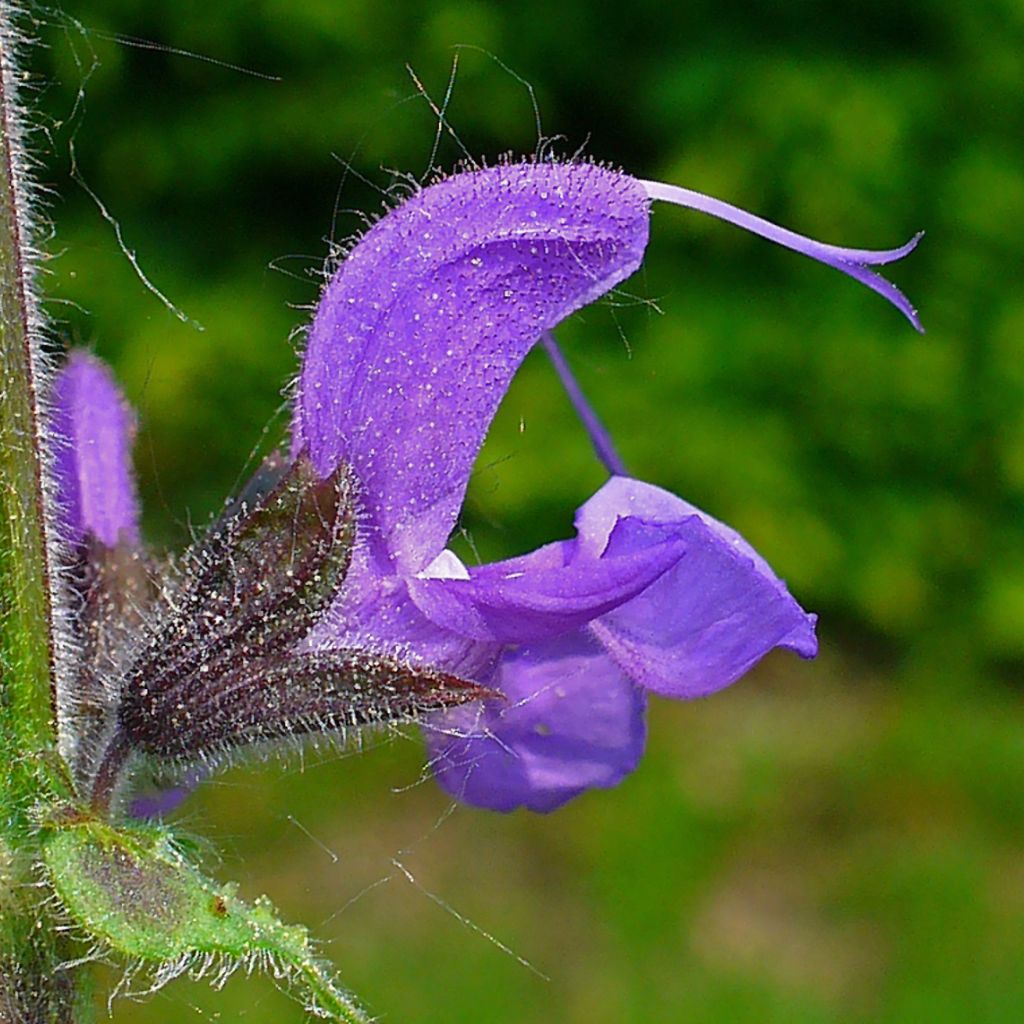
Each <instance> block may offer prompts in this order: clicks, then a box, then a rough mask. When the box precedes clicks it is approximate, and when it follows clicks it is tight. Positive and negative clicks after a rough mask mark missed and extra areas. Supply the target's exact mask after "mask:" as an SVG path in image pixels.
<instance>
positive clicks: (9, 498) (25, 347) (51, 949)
mask: <svg viewBox="0 0 1024 1024" xmlns="http://www.w3.org/2000/svg"><path fill="white" fill-rule="evenodd" d="M11 19H12V12H11V8H10V4H9V3H8V2H7V0H0V398H2V400H0V523H2V526H0V756H2V757H3V770H2V771H0V1021H2V1022H3V1024H7V1022H11V1024H50V1022H61V1024H66V1022H70V1021H72V1020H74V1019H75V1017H76V1014H77V1011H76V1008H75V998H74V991H73V989H74V985H73V979H72V976H71V974H70V973H69V972H68V971H66V970H64V969H63V968H62V966H61V965H62V963H63V961H64V960H65V959H66V951H65V950H64V948H63V946H64V944H65V940H64V939H63V938H62V937H61V936H60V935H59V933H58V932H57V931H56V929H55V928H54V922H53V919H52V916H51V914H50V913H49V912H48V911H47V909H46V908H45V906H44V904H43V900H44V899H45V893H44V892H43V891H42V890H40V888H39V886H38V864H39V861H40V850H39V840H38V835H37V832H36V829H35V828H34V825H33V810H34V808H36V807H37V806H39V805H40V804H42V803H44V802H50V801H52V800H53V799H54V797H55V796H56V795H57V794H58V793H59V792H60V791H61V789H62V788H63V786H62V783H61V781H60V780H61V777H62V775H63V772H62V770H61V768H60V761H59V758H58V757H57V753H56V749H57V747H56V724H55V706H54V703H55V702H54V691H53V679H54V644H53V616H52V608H51V591H50V565H49V548H48V542H47V522H46V518H45V512H44V510H45V489H44V475H43V474H44V468H43V458H42V455H41V451H42V439H41V436H40V403H39V390H40V383H41V375H42V366H43V356H42V346H41V343H40V338H39V330H38V314H37V312H36V308H35V303H34V299H33V295H32V290H31V285H32V282H31V263H30V261H29V259H28V258H27V256H26V252H27V247H28V244H29V230H28V218H27V211H26V186H25V181H24V163H25V161H24V155H23V153H22V150H21V130H22V129H21V122H20V119H19V116H18V107H17V101H16V96H15V82H16V75H15V68H14V49H15V35H14V29H13V26H12V24H11Z"/></svg>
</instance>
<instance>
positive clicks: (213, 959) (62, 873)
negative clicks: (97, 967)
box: [42, 812, 370, 1024]
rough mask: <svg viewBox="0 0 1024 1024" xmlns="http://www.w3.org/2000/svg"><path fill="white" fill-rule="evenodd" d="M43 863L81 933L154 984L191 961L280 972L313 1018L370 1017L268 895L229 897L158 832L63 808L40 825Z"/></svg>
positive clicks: (352, 1022)
mask: <svg viewBox="0 0 1024 1024" xmlns="http://www.w3.org/2000/svg"><path fill="white" fill-rule="evenodd" d="M42 845H43V859H44V862H45V865H46V869H47V871H48V873H49V876H50V881H51V883H52V885H53V889H54V891H55V892H56V893H57V896H58V897H59V899H60V901H61V904H62V906H63V909H64V912H65V913H66V914H67V916H68V917H69V918H70V919H71V920H72V921H74V922H75V923H76V924H77V925H78V926H79V928H80V929H81V930H82V931H83V932H84V933H86V935H87V936H88V937H89V938H91V939H93V940H96V939H98V940H101V941H102V942H103V943H104V944H105V945H106V946H107V947H109V948H111V949H113V950H114V951H116V952H118V953H120V954H121V955H122V956H124V957H127V958H129V959H131V960H133V961H135V962H137V963H142V964H148V965H150V966H152V967H153V968H154V976H155V978H156V982H157V983H158V984H162V983H163V982H165V981H167V980H169V979H170V978H173V977H175V976H177V975H178V974H180V973H181V972H182V971H185V970H187V969H188V968H190V967H193V966H199V967H200V968H201V969H206V968H208V967H211V966H213V965H214V964H217V966H218V977H220V976H222V974H223V971H222V970H220V968H223V969H225V970H228V969H230V968H231V967H233V966H244V967H246V968H248V969H251V968H253V967H260V968H264V969H268V970H271V971H272V972H274V973H275V974H276V975H282V974H283V975H284V976H286V977H287V978H289V979H290V980H292V981H294V982H296V983H298V984H300V985H301V986H302V987H303V988H304V989H305V991H306V994H307V1000H306V1006H307V1009H308V1010H309V1011H310V1012H312V1013H315V1014H317V1015H318V1016H321V1017H326V1018H328V1019H332V1020H336V1021H342V1022H346V1024H368V1022H369V1020H370V1018H369V1017H368V1016H366V1014H365V1013H364V1011H363V1010H361V1009H360V1008H359V1006H358V1005H357V1004H356V1003H355V1001H354V1000H353V998H352V997H351V996H349V995H348V994H347V993H346V992H345V991H343V990H342V989H341V988H340V987H338V985H337V984H336V983H335V982H334V981H333V979H332V977H331V975H330V971H329V970H328V968H326V966H325V965H324V964H323V963H322V962H321V961H320V960H319V959H317V957H316V956H315V954H314V951H313V948H312V944H311V942H310V939H309V936H308V934H307V932H306V930H305V929H304V928H302V927H299V926H295V925H286V924H283V923H282V922H281V921H279V920H278V918H277V916H276V913H275V911H274V908H273V907H272V906H271V904H270V902H269V900H267V899H266V898H265V897H261V898H260V899H258V900H256V901H255V902H254V903H247V902H245V901H243V900H241V899H239V898H238V896H237V895H236V892H235V887H234V886H232V885H218V884H217V883H216V882H213V881H211V880H210V879H208V878H206V877H205V876H204V875H203V874H201V873H200V872H199V871H198V870H197V869H196V868H195V867H194V866H193V865H192V864H191V863H189V861H187V860H186V859H185V857H184V856H183V855H182V853H181V852H180V851H179V850H178V849H176V847H175V846H174V845H173V843H172V842H171V840H170V837H169V835H168V834H167V833H166V832H165V831H163V830H161V829H158V828H154V827H139V828H135V829H131V830H129V829H123V828H113V827H111V826H110V825H107V824H105V823H104V822H101V821H98V820H96V819H95V818H91V817H85V816H81V815H79V814H78V813H77V812H72V813H69V814H66V815H65V816H64V817H63V818H62V819H60V820H58V821H54V822H49V823H47V824H46V825H45V826H44V829H43V838H42Z"/></svg>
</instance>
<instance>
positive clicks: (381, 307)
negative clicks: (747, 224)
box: [294, 163, 649, 575]
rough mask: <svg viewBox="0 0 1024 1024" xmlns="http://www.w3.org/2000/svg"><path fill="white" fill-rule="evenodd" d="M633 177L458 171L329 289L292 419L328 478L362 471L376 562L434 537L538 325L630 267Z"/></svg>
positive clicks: (636, 188) (414, 562)
mask: <svg viewBox="0 0 1024 1024" xmlns="http://www.w3.org/2000/svg"><path fill="white" fill-rule="evenodd" d="M648 206H649V203H648V199H647V195H646V193H645V192H644V189H643V187H642V186H641V185H640V184H639V183H638V182H637V181H635V180H634V179H632V178H629V177H627V176H625V175H623V174H619V173H616V172H613V171H609V170H605V169H604V168H600V167H595V166H593V165H587V164H555V163H538V164H517V165H511V166H500V167H492V168H487V169H485V170H481V171H474V172H470V173H465V174H458V175H455V176H453V177H451V178H448V179H447V180H445V181H442V182H440V183H438V184H436V185H433V186H431V187H429V188H426V189H424V190H423V191H421V192H419V193H418V194H417V195H415V196H413V197H412V198H411V199H409V200H408V201H406V202H405V203H403V204H402V205H401V206H399V207H397V208H396V209H395V210H393V211H391V212H390V213H389V214H388V215H387V216H385V217H384V218H383V219H382V220H381V221H380V222H379V223H378V224H376V225H375V226H374V227H373V228H372V229H371V230H370V231H369V232H368V233H367V234H366V235H365V236H364V237H363V238H362V239H361V241H360V242H359V243H358V244H357V245H356V246H355V247H354V248H353V249H352V251H351V252H350V253H349V255H348V258H347V259H346V260H345V261H344V263H342V265H341V267H340V268H339V269H338V271H337V273H336V274H335V275H334V277H333V278H332V279H331V281H330V283H329V284H328V285H327V287H326V289H325V290H324V293H323V296H322V297H321V300H320V305H319V307H318V309H317V313H316V317H315V319H314V322H313V325H312V327H311V328H310V332H309V343H308V346H307V349H306V354H305V358H304V361H303V366H302V373H301V378H300V385H299V396H298V402H297V407H296V414H295V424H294V433H295V447H296V450H298V449H300V448H301V447H302V446H304V445H308V448H309V452H310V455H311V457H312V459H313V462H314V465H315V466H316V467H317V470H318V472H319V473H320V474H321V475H327V474H328V473H330V472H331V470H333V469H334V467H335V466H336V465H337V464H338V462H339V461H341V460H342V459H344V460H347V461H348V462H349V463H350V464H351V466H352V469H353V471H354V473H355V475H356V477H357V479H358V480H359V483H360V488H361V497H362V503H363V506H364V511H365V513H366V518H365V523H366V526H367V530H366V533H367V539H368V542H369V544H370V545H371V553H372V557H373V558H374V559H375V560H377V561H379V562H380V563H381V564H382V565H386V564H387V563H388V562H389V561H392V560H393V561H394V562H396V563H397V568H398V570H399V571H401V572H403V573H405V574H408V575H412V574H415V573H416V572H419V571H420V570H421V569H423V568H424V566H426V565H427V564H428V563H429V562H431V561H432V560H433V558H434V557H435V556H436V555H437V553H438V552H439V551H440V550H441V549H442V548H443V547H444V545H445V541H446V540H447V538H448V534H449V533H450V532H451V529H452V527H453V526H454V524H455V521H456V517H457V515H458V512H459V508H460V506H461V504H462V498H463V494H464V492H465V489H466V484H467V481H468V478H469V474H470V471H471V469H472V465H473V460H474V459H475V458H476V455H477V452H478V451H479V449H480V445H481V443H482V442H483V437H484V434H485V433H486V430H487V427H488V425H489V423H490V421H491V419H492V417H493V416H494V412H495V410H496V409H497V407H498V404H499V403H500V401H501V399H502V397H503V396H504V394H505V391H506V389H507V388H508V385H509V382H510V381H511V379H512V376H513V375H514V373H515V371H516V369H517V368H518V367H519V364H520V363H521V362H522V360H523V358H524V356H525V355H526V353H527V352H528V351H529V349H530V347H531V346H532V345H533V344H534V342H535V341H536V340H537V339H538V337H539V336H540V335H541V333H542V332H543V331H545V330H547V329H549V328H551V327H553V326H555V325H556V324H557V323H559V322H560V321H561V320H564V319H565V318H566V317H567V316H569V315H570V314H571V313H573V312H575V311H576V310H578V309H580V308H581V307H583V306H585V305H587V303H589V302H592V301H593V300H595V299H596V298H598V297H599V296H601V295H603V294H604V293H605V292H607V291H608V290H609V289H611V288H612V287H614V286H615V285H616V284H618V283H619V282H620V281H622V280H624V279H625V278H626V277H628V276H629V275H630V274H632V273H633V271H634V270H636V269H637V267H638V266H639V265H640V261H641V259H642V257H643V252H644V248H645V246H646V244H647V234H648Z"/></svg>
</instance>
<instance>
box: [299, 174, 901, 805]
mask: <svg viewBox="0 0 1024 1024" xmlns="http://www.w3.org/2000/svg"><path fill="white" fill-rule="evenodd" d="M655 199H658V200H665V201H668V202H672V203H676V204H678V205H685V206H690V207H692V208H695V209H699V210H702V211H704V212H707V213H710V214H712V215H714V216H718V217H721V218H723V219H726V220H729V221H732V222H733V223H736V224H738V225H739V226H741V227H744V228H746V229H747V230H751V231H755V232H756V233H758V234H761V235H763V236H765V237H767V238H769V239H770V240H772V241H775V242H777V243H779V244H781V245H785V246H788V247H789V248H793V249H795V250H797V251H799V252H801V253H804V254H805V255H808V256H811V257H813V258H815V259H817V260H820V261H821V262H824V263H826V264H828V265H830V266H832V267H834V268H836V269H838V270H841V271H842V272H844V273H846V274H848V275H850V276H851V277H854V278H855V279H857V280H859V281H861V282H862V283H864V284H866V285H868V287H870V288H872V289H874V290H875V291H877V292H879V293H880V294H882V295H884V296H885V297H886V298H888V299H889V300H890V301H891V302H892V303H893V304H894V305H896V306H897V308H898V309H900V310H901V312H903V313H904V315H905V316H907V317H908V319H910V320H911V322H912V323H913V324H914V326H915V327H918V329H920V325H919V323H918V321H917V318H916V314H915V313H914V311H913V309H912V308H911V307H910V305H909V303H908V302H907V301H906V299H905V298H904V297H903V296H902V295H901V294H900V293H899V292H898V291H897V289H896V288H895V287H894V286H892V285H891V284H889V283H888V282H887V281H884V280H883V279H882V278H880V277H878V276H877V275H875V274H874V273H873V272H872V271H870V270H868V269H867V266H868V265H869V264H882V263H887V262H891V261H893V260H895V259H898V258H900V257H901V256H903V255H906V254H907V253H908V252H909V251H910V250H911V249H912V248H913V247H914V245H915V244H916V239H914V240H913V241H911V242H910V243H908V244H907V245H906V246H904V247H902V248H901V249H897V250H891V251H884V252H873V251H864V250H851V249H841V248H837V247H835V246H828V245H823V244H821V243H818V242H814V241H812V240H811V239H806V238H803V237H802V236H799V235H796V234H794V233H792V232H789V231H786V230H785V229H783V228H779V227H777V226H775V225H772V224H770V223H768V222H766V221H763V220H761V219H760V218H756V217H753V216H752V215H750V214H747V213H745V212H744V211H741V210H738V209H736V208H735V207H731V206H728V205H727V204H725V203H721V202H719V201H718V200H714V199H711V198H709V197H706V196H702V195H700V194H698V193H693V192H688V191H686V190H682V189H677V188H674V187H672V186H667V185H661V184H658V183H651V182H642V181H638V180H636V179H634V178H631V177H629V176H627V175H624V174H621V173H618V172H615V171H611V170H607V169H604V168H600V167H596V166H593V165H589V164H555V163H543V164H517V165H509V166H498V167H493V168H489V169H486V170H481V171H474V172H470V173H465V174H460V175H456V176H454V177H452V178H449V179H447V180H445V181H442V182H440V183H439V184H437V185H434V186H431V187H430V188H427V189H424V190H423V191H421V192H420V193H418V194H417V195H415V196H414V197H412V198H411V199H409V200H408V201H406V202H405V203H403V204H402V205H401V206H399V207H398V208H396V209H395V210H393V211H392V212H391V213H389V214H388V215H387V216H385V217H384V218H383V219H382V220H381V221H380V222H379V223H378V224H377V225H376V226H375V227H374V228H373V229H371V230H370V231H369V232H368V233H367V234H366V235H365V236H364V238H363V239H362V240H361V241H360V242H359V243H358V244H357V245H356V246H355V247H354V248H353V249H352V251H351V252H350V253H349V254H348V257H347V258H346V259H345V261H344V262H343V263H342V264H341V266H340V267H339V269H338V271H337V272H336V274H335V275H334V277H333V278H332V279H331V281H330V282H329V284H328V285H327V287H326V289H325V290H324V293H323V296H322V298H321V301H320V304H319V307H318V309H317V313H316V317H315V319H314V321H313V324H312V327H311V329H310V333H309V343H308V347H307V350H306V353H305V358H304V361H303V367H302V373H301V378H300V387H299V395H298V400H297V403H296V412H295V420H294V444H293V451H294V452H296V453H297V452H299V451H302V450H308V451H309V453H310V456H311V458H312V461H313V464H314V466H315V467H316V469H317V471H318V472H320V473H326V472H330V471H331V470H332V469H334V468H335V467H336V466H337V465H338V464H340V463H346V464H348V465H349V466H351V468H352V472H353V475H354V477H355V479H356V481H357V489H358V494H359V504H360V509H361V512H362V515H361V516H360V520H359V523H360V526H359V540H358V542H357V549H356V557H355V561H354V564H353V568H352V570H351V571H350V573H349V576H348V578H347V580H346V583H345V585H344V587H343V588H342V591H341V593H340V594H339V596H338V597H337V598H336V600H335V602H334V604H333V606H332V609H331V612H330V614H329V615H328V616H327V617H326V618H325V619H324V621H323V622H322V623H321V624H320V625H319V626H318V627H317V628H316V629H315V630H314V631H313V634H312V635H311V637H310V638H309V640H308V641H307V642H308V643H309V644H310V646H311V647H313V648H314V649H318V648H329V647H330V646H331V645H333V644H335V643H342V644H344V645H345V646H350V647H351V646H355V647H358V646H364V645H365V646H367V647H369V648H379V647H380V646H381V645H390V646H391V647H392V648H393V649H394V650H396V651H397V652H399V653H400V654H401V656H402V657H406V658H411V659H422V660H423V661H424V662H426V663H430V664H441V665H444V666H445V667H446V668H448V669H450V670H451V671H455V672H459V673H461V674H463V675H466V676H468V677H470V678H473V679H476V680H477V681H480V682H484V683H487V684H488V685H490V686H492V687H493V688H495V689H497V690H499V691H500V692H501V693H502V694H503V695H504V697H505V700H504V701H488V702H485V704H484V705H483V706H482V707H481V706H475V707H473V706H464V707H461V708H458V709H455V710H452V711H448V712H446V713H445V714H444V715H441V716H438V717H437V718H436V719H435V720H434V721H433V722H432V723H431V725H430V726H429V727H428V732H427V739H428V744H429V747H430V749H431V752H432V756H433V758H434V765H435V772H436V774H437V777H438V779H439V781H440V782H441V784H442V785H443V786H444V787H445V788H446V789H447V790H448V791H449V792H450V793H452V794H453V795H454V796H456V797H458V798H459V799H463V800H465V801H467V802H469V803H473V804H477V805H479V806H484V807H491V808H494V809H498V810H511V809H512V808H514V807H518V806H525V807H528V808H530V809H532V810H538V811H547V810H551V809H553V808H554V807H557V806H559V805H560V804H562V803H564V802H565V801H566V800H568V799H570V798H572V797H573V796H575V795H577V794H578V793H580V792H582V791H583V790H585V789H587V788H590V787H594V786H611V785H615V784H616V783H617V782H618V781H620V780H621V779H622V777H623V776H624V775H625V774H627V773H628V772H630V771H632V770H633V768H635V766H636V764H637V761H638V759H639V757H640V754H641V752H642V748H643V743H644V727H643V714H644V703H645V701H644V692H645V691H647V690H651V691H654V692H656V693H661V694H664V695H667V696H673V697H697V696H704V695H706V694H709V693H712V692H714V691H716V690H718V689H720V688H722V687H724V686H727V685H729V684H730V683H732V682H734V681H735V680H736V679H737V678H739V676H740V675H742V674H743V672H745V671H746V670H747V669H748V668H750V667H751V666H752V665H753V664H754V663H755V662H756V661H757V660H759V659H760V658H761V657H762V656H763V655H764V654H765V653H767V652H768V651H769V650H771V649H772V648H774V647H776V646H781V647H787V648H790V649H792V650H795V651H796V652H797V653H798V654H800V655H801V656H803V657H813V656H814V654H815V652H816V649H817V644H816V640H815V636H814V617H813V616H809V615H807V614H806V613H805V612H804V611H803V610H802V609H801V608H800V607H799V605H797V604H796V602H795V601H794V600H793V599H792V597H791V596H790V595H789V593H788V591H787V590H786V588H785V586H784V584H783V583H782V582H781V581H780V580H779V579H778V578H777V577H776V576H775V575H774V574H773V573H772V571H771V569H770V568H769V567H768V565H767V564H766V563H765V562H764V560H763V559H762V558H760V556H758V555H757V553H756V552H755V551H754V550H753V549H752V548H751V547H750V546H749V545H748V544H747V543H746V542H745V541H744V540H743V539H742V538H741V537H740V536H739V535H738V534H736V533H735V532H734V531H732V530H730V529H729V528H728V527H726V526H724V525H722V524H721V523H718V522H716V521H715V520H714V519H712V518H711V517H709V516H707V515H706V514H704V513H702V512H700V511H699V510H698V509H696V508H694V507H693V506H691V505H688V504H687V503H686V502H684V501H683V500H682V499H680V498H677V497H675V496H674V495H671V494H668V493H667V492H665V491H662V490H660V489H658V488H655V487H652V486H651V485H648V484H644V483H641V482H639V481H636V480H631V479H628V478H627V477H626V476H625V475H624V470H623V469H622V466H621V463H620V462H619V460H618V458H617V456H615V455H614V449H613V447H612V446H611V443H610V441H609V440H608V439H607V436H606V435H605V434H604V432H603V430H602V429H601V428H600V424H599V422H598V421H597V419H596V417H595V416H594V415H593V413H592V412H590V410H589V407H588V406H587V405H586V403H585V400H584V399H583V398H582V395H581V394H580V393H579V390H578V388H576V387H575V382H573V381H572V379H571V376H570V375H569V374H568V369H567V367H565V366H564V362H561V364H560V365H559V364H558V361H559V360H560V356H559V355H558V353H557V350H555V349H553V347H552V346H553V344H554V343H553V339H550V338H549V340H548V341H547V342H546V343H547V344H548V346H549V350H550V351H551V352H552V354H553V356H554V357H555V359H556V365H558V368H559V370H560V372H561V374H562V377H563V380H564V381H565V382H566V384H567V386H568V387H569V389H570V394H571V397H573V400H574V402H575V404H576V405H577V408H578V409H580V411H581V413H582V414H583V416H584V420H585V422H586V423H587V425H588V428H589V429H590V431H591V436H592V439H593V441H594V444H595V448H596V449H597V450H598V453H599V455H601V456H602V458H603V459H604V460H605V462H606V465H608V467H609V470H610V472H612V473H613V474H614V475H613V478H612V480H610V481H609V483H608V484H607V485H606V486H605V487H604V488H602V490H601V491H599V492H598V493H597V494H596V495H595V496H594V497H593V498H591V499H590V501H588V502H587V503H586V504H585V505H584V506H583V507H582V508H581V509H580V510H579V512H578V514H577V519H576V529H577V536H576V537H575V539H573V540H571V541H560V542H556V543H554V544H550V545H548V546H546V547H544V548H541V549H540V550H538V551H535V552H533V553H531V554H528V555H525V556H523V557H521V558H516V559H511V560H509V561H505V562H500V563H496V564H492V565H484V566H479V567H476V568H472V569H467V568H466V567H465V566H463V565H462V564H461V563H460V562H459V561H458V559H457V558H456V557H455V556H454V554H452V553H451V552H450V551H448V550H446V548H445V544H446V542H447V539H448V536H449V534H450V533H451V530H452V528H453V527H454V525H455V522H456V519H457V516H458V513H459V509H460V508H461V505H462V500H463V497H464V494H465V490H466V486H467V483H468V479H469V474H470V471H471V468H472V465H473V461H474V459H475V457H476V455H477V453H478V452H479V450H480V446H481V444H482V442H483V439H484V435H485V433H486V431H487V428H488V425H489V423H490V421H491V418H492V417H493V415H494V412H495V410H496V409H497V406H498V403H499V402H500V400H501V398H502V396H503V395H504V393H505V391H506V389H507V387H508V385H509V383H510V381H511V379H512V376H513V375H514V373H515V371H516V369H517V368H518V366H519V364H520V363H521V361H522V359H523V358H524V356H525V355H526V353H527V351H528V350H529V349H530V348H531V347H532V345H533V344H534V343H536V342H537V341H538V340H540V339H541V338H542V337H544V336H546V335H547V332H550V330H551V329H552V328H554V327H555V326H556V325H557V324H558V323H559V322H560V321H561V320H563V319H565V318H566V317H567V316H569V315H570V314H571V313H573V312H575V311H576V310H578V309H580V308H581V307H582V306H584V305H586V304H588V303H590V302H592V301H593V300H594V299H596V298H597V297H599V296H600V295H602V294H604V293H606V292H607V291H609V290H610V289H611V288H613V287H614V286H615V285H617V284H618V283H620V282H621V281H623V280H624V279H625V278H626V277H628V276H629V275H630V274H631V273H632V272H633V271H635V270H636V269H637V267H638V266H639V264H640V262H641V259H642V257H643V252H644V248H645V246H646V243H647V234H648V223H649V209H650V203H651V201H652V200H655Z"/></svg>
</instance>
